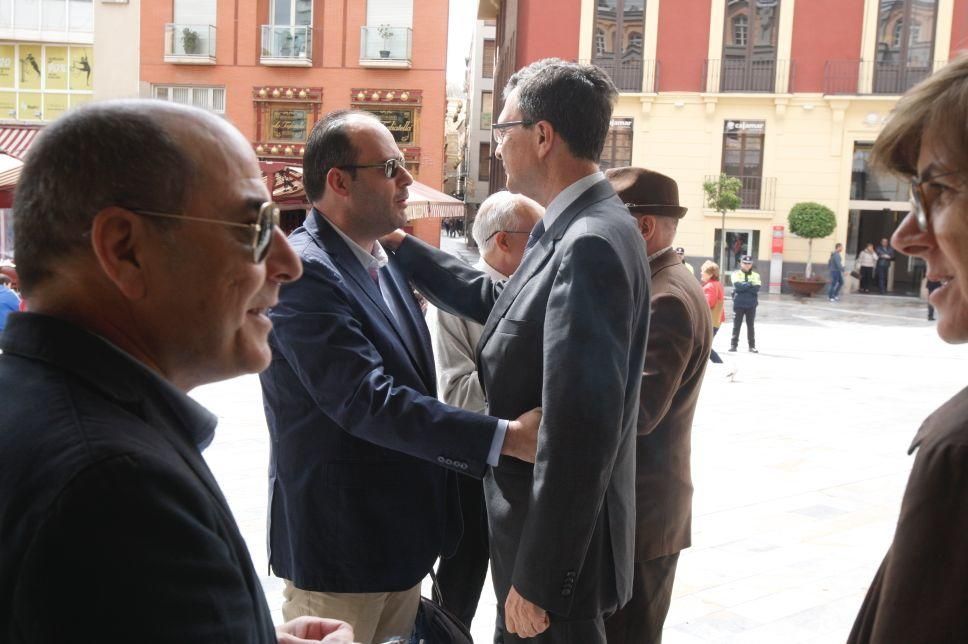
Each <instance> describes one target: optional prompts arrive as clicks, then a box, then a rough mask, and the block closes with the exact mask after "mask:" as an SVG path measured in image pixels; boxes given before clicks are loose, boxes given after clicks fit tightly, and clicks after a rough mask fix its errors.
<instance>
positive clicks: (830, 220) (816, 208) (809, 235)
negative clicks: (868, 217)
mask: <svg viewBox="0 0 968 644" xmlns="http://www.w3.org/2000/svg"><path fill="white" fill-rule="evenodd" d="M787 221H788V222H789V224H790V232H791V233H793V234H794V235H796V236H798V237H803V238H805V239H806V240H807V266H806V269H805V270H804V274H803V275H800V274H794V275H790V276H789V277H787V280H786V281H787V284H788V285H789V287H790V289H791V290H792V291H793V292H794V293H795V294H797V295H802V296H806V297H810V296H811V295H813V294H814V293H819V292H820V291H821V290H823V287H824V284H826V283H827V280H825V279H824V278H822V277H818V276H816V275H813V270H812V265H811V262H810V259H811V258H810V256H811V254H812V252H813V240H814V239H819V238H821V237H826V236H828V235H829V234H830V233H832V232H834V228H836V227H837V217H836V216H834V211H833V210H831V209H830V208H828V207H827V206H824V205H823V204H819V203H814V202H812V201H804V202H800V203H798V204H795V205H794V206H793V208H791V209H790V214H789V215H788V216H787Z"/></svg>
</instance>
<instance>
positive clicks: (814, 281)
mask: <svg viewBox="0 0 968 644" xmlns="http://www.w3.org/2000/svg"><path fill="white" fill-rule="evenodd" d="M786 283H787V286H789V287H790V290H791V291H793V293H794V294H795V295H799V296H801V297H810V296H811V295H813V294H814V293H819V292H820V291H822V290H823V287H824V286H826V285H827V280H825V279H823V278H822V277H816V276H813V277H811V278H809V279H808V278H806V277H804V276H803V275H790V276H789V277H787V279H786Z"/></svg>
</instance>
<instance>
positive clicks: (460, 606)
mask: <svg viewBox="0 0 968 644" xmlns="http://www.w3.org/2000/svg"><path fill="white" fill-rule="evenodd" d="M457 490H458V493H459V494H460V507H461V514H462V515H463V518H464V533H463V535H462V536H461V539H460V543H458V544H457V551H456V552H455V553H454V556H453V557H449V558H447V559H441V560H440V564H439V565H438V566H437V585H438V586H439V587H440V595H437V593H436V591H435V592H434V599H436V600H437V601H438V602H439V603H440V604H441V605H443V607H444V608H446V609H447V610H449V611H450V612H451V613H453V615H454V616H455V617H457V618H458V619H459V620H460V621H461V622H463V623H464V625H465V626H466V627H467V628H468V629H469V628H470V627H471V621H472V620H473V619H474V613H475V612H476V611H477V603H478V602H479V601H480V599H481V589H482V588H484V579H485V577H487V562H488V552H487V544H488V538H487V510H486V508H485V507H484V483H483V482H482V481H479V480H477V479H473V478H471V477H469V476H459V477H458V480H457Z"/></svg>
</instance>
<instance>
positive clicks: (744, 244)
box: [713, 228, 760, 284]
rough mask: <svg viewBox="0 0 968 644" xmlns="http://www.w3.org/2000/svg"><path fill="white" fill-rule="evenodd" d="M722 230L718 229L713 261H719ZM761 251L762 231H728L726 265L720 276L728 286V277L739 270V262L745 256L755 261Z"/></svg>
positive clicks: (714, 241)
mask: <svg viewBox="0 0 968 644" xmlns="http://www.w3.org/2000/svg"><path fill="white" fill-rule="evenodd" d="M722 232H723V230H722V228H717V229H716V235H715V238H714V240H713V260H714V261H716V262H718V261H719V251H720V240H721V239H722ZM759 249H760V231H758V230H749V229H746V230H742V229H740V230H734V229H729V228H727V229H726V265H725V266H721V267H720V275H722V276H724V277H723V283H724V284H726V276H728V275H729V274H730V273H732V272H733V271H735V270H736V269H738V268H739V260H740V258H741V257H742V256H743V255H750V256H752V257H753V258H754V259H755V258H756V255H757V253H758V252H759Z"/></svg>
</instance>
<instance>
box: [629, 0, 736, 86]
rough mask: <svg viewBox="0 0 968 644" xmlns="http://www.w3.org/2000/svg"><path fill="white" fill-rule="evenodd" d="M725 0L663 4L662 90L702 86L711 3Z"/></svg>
mask: <svg viewBox="0 0 968 644" xmlns="http://www.w3.org/2000/svg"><path fill="white" fill-rule="evenodd" d="M646 1H647V2H648V1H649V0H646ZM721 1H722V0H664V1H663V2H662V3H661V4H660V5H659V40H658V47H657V51H656V60H658V61H659V91H660V92H670V91H680V92H699V91H701V90H702V71H703V64H704V62H705V59H706V50H707V48H708V43H709V15H710V3H711V2H721Z"/></svg>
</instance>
